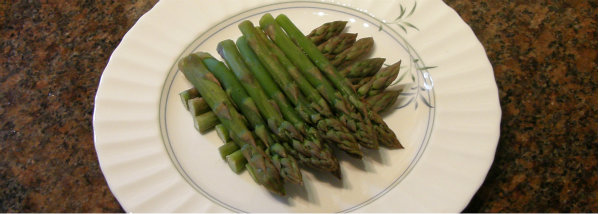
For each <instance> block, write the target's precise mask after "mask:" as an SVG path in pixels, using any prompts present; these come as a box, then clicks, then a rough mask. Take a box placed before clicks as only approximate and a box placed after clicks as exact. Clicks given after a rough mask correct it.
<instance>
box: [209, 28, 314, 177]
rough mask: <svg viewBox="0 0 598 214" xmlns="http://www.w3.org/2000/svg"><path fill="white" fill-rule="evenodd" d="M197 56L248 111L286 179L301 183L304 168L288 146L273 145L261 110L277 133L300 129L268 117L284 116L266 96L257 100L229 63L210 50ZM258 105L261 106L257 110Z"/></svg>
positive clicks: (268, 150) (273, 139)
mask: <svg viewBox="0 0 598 214" xmlns="http://www.w3.org/2000/svg"><path fill="white" fill-rule="evenodd" d="M226 41H230V40H226ZM230 42H232V41H230ZM224 43H225V42H221V43H220V44H219V45H218V52H221V44H224ZM233 47H234V43H233ZM197 56H199V57H200V58H201V59H202V60H203V63H204V64H205V65H206V67H207V68H208V70H210V72H212V73H213V74H214V76H216V78H218V80H220V82H221V83H222V85H224V88H226V89H227V90H228V91H230V95H231V97H232V100H233V102H234V103H236V104H237V106H238V107H239V108H240V110H241V112H243V114H244V115H246V116H245V118H247V120H248V122H249V123H250V124H251V126H253V127H254V133H255V134H256V135H257V136H258V137H259V139H261V140H262V142H264V143H265V145H266V146H267V147H268V148H267V149H266V152H267V154H268V155H269V156H270V157H271V159H272V162H273V163H274V165H275V166H276V167H277V168H278V170H279V171H280V174H281V176H282V177H283V178H284V179H286V180H288V181H291V182H293V183H297V184H300V183H302V182H303V180H302V176H301V171H300V170H299V167H298V165H297V162H296V161H295V159H294V158H293V157H290V156H289V155H287V153H286V151H285V149H284V148H282V147H280V146H279V147H276V148H279V149H270V148H272V147H273V146H274V145H275V144H278V140H277V139H276V138H274V137H273V135H272V134H271V133H270V132H269V131H268V128H266V122H265V121H264V120H263V119H262V116H261V114H260V112H262V114H264V115H265V116H266V117H265V118H266V120H267V121H268V124H269V126H270V130H275V131H277V132H278V133H276V134H277V135H279V136H282V135H288V134H293V133H297V131H296V130H294V127H293V126H292V125H290V124H286V125H285V124H284V121H281V120H276V118H268V117H267V116H271V115H276V114H278V117H279V118H282V117H281V116H280V114H279V113H278V112H276V110H275V109H274V108H273V107H272V106H271V105H270V103H268V102H267V100H256V101H255V102H254V99H253V98H252V97H250V96H249V95H248V94H247V92H246V91H245V89H244V88H243V86H241V82H239V80H237V78H236V77H235V75H234V74H233V72H231V70H229V69H228V68H227V67H226V65H224V63H222V62H220V61H218V60H216V59H215V58H214V57H212V56H211V55H210V54H208V53H198V54H197ZM224 58H225V60H226V62H227V63H229V65H231V69H235V68H236V66H233V65H232V64H231V62H230V60H228V59H227V57H224ZM249 92H251V91H249ZM262 102H266V103H265V105H266V106H267V107H264V104H263V103H262ZM258 107H259V109H261V110H258ZM268 107H269V108H268Z"/></svg>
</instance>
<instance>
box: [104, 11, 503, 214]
mask: <svg viewBox="0 0 598 214" xmlns="http://www.w3.org/2000/svg"><path fill="white" fill-rule="evenodd" d="M164 2H165V1H160V2H158V3H157V4H156V5H155V6H154V7H153V8H152V9H151V10H150V11H148V12H147V13H146V14H144V15H143V16H142V17H141V18H140V19H139V20H138V22H137V23H136V24H135V25H134V26H133V27H132V28H131V29H130V30H129V32H127V34H125V36H124V37H123V40H122V41H121V44H123V43H124V42H126V41H125V40H130V39H131V38H129V37H130V36H129V37H128V35H129V34H130V32H134V31H135V29H136V26H137V25H138V23H140V22H143V21H144V20H145V18H144V17H146V16H151V14H152V13H151V11H153V10H155V9H156V8H158V7H162V6H161V5H164V4H166V3H164ZM284 2H289V1H284ZM299 2H318V1H299ZM278 3H280V2H278ZM435 3H440V4H443V5H444V6H445V7H447V8H448V9H450V10H451V11H452V12H453V13H455V14H456V12H455V11H454V10H453V9H452V8H450V7H448V5H446V4H445V3H444V2H442V1H437V2H435ZM268 4H276V3H272V2H266V3H264V2H260V5H262V6H263V5H268ZM331 4H337V5H342V6H344V7H347V8H350V9H352V10H356V9H355V8H352V7H350V6H346V5H347V4H346V3H345V5H343V4H342V3H339V2H334V3H331ZM348 5H350V3H349V4H348ZM251 9H255V7H253V8H245V10H244V11H247V10H251ZM241 13H242V12H241ZM235 14H237V15H238V14H240V13H235ZM233 16H234V15H233ZM229 17H231V15H227V16H226V17H225V19H228V18H229ZM457 17H458V15H457ZM374 18H375V19H378V18H376V17H374ZM459 18H460V17H459ZM460 21H461V22H463V23H464V21H463V20H462V19H460ZM216 22H217V23H220V22H223V20H217V21H216ZM464 24H465V25H467V24H466V23H464ZM214 26H215V25H214V24H211V25H209V26H208V28H212V27H214ZM467 28H468V29H469V30H470V31H471V28H469V26H467ZM472 33H473V32H472ZM474 35H475V34H474ZM195 38H198V37H197V36H195ZM476 42H477V45H478V46H479V47H481V48H482V50H484V49H483V46H482V45H481V43H480V42H479V40H477V39H476ZM121 44H119V46H118V47H117V48H116V49H115V51H114V53H113V54H112V55H111V57H110V60H109V61H108V65H110V62H111V61H112V60H113V57H115V58H117V57H118V56H117V55H116V53H117V52H119V51H121V50H120V49H119V48H121V47H120V46H121ZM189 44H190V43H189ZM407 44H408V45H409V46H411V44H409V43H407ZM479 47H477V48H479ZM410 48H413V49H414V50H415V48H414V47H410ZM121 49H122V48H121ZM416 53H417V52H416ZM484 58H486V61H487V64H488V65H489V67H490V71H492V66H491V64H490V62H489V60H488V59H487V55H486V54H485V51H484ZM106 73H110V70H109V66H107V67H106V69H105V70H104V73H103V74H102V77H101V79H100V82H99V86H98V92H97V93H96V97H95V100H96V102H95V104H94V113H93V127H94V145H95V147H96V152H97V155H98V161H99V163H100V168H101V169H102V172H103V173H104V175H105V177H106V180H107V184H108V186H109V188H110V189H111V191H113V186H112V185H111V182H110V181H109V180H108V176H106V172H104V167H103V166H102V165H103V164H102V163H103V161H102V158H103V156H102V155H101V154H100V153H101V152H100V150H102V149H101V148H98V145H99V144H101V142H102V140H98V132H97V131H96V127H97V126H100V125H98V124H97V122H98V121H99V118H98V117H97V113H98V112H97V111H98V103H102V102H101V101H102V100H101V98H102V94H101V90H100V89H101V88H102V86H103V85H104V87H106V85H107V83H106V80H105V74H106ZM491 73H492V74H493V72H491ZM164 81H165V80H164ZM492 82H494V88H495V91H496V92H497V93H496V97H497V98H498V88H497V86H496V82H495V80H494V75H492ZM162 87H164V84H162V85H161V86H160V88H162ZM432 93H434V96H437V95H436V90H433V91H432ZM158 99H160V98H158ZM98 101H100V102H98ZM496 104H497V105H498V110H499V111H498V112H495V113H497V114H498V125H497V126H498V129H500V117H501V113H502V112H501V111H500V103H499V102H498V99H497V102H496ZM156 119H157V118H156ZM434 128H435V126H432V129H434ZM498 133H499V132H498ZM430 138H431V137H430ZM429 140H430V139H429ZM497 144H498V136H496V139H495V145H494V150H492V154H491V158H490V162H489V163H488V166H487V169H486V170H485V172H484V173H483V174H484V175H483V178H485V177H486V174H487V172H488V170H489V169H490V166H491V164H492V161H493V159H494V155H495V152H496V150H495V149H496V145H497ZM162 145H164V144H163V143H162ZM427 146H430V145H427ZM483 180H484V179H482V181H483ZM481 185H482V182H480V183H478V184H477V185H476V187H475V189H476V190H477V189H479V187H480V186H481ZM474 193H475V191H474ZM113 194H114V191H113ZM114 196H115V197H116V198H117V200H118V201H119V203H120V204H121V205H122V206H123V208H125V205H124V204H123V203H124V202H123V201H122V200H121V199H122V198H119V197H118V195H117V194H114ZM471 197H473V194H471V196H470V197H469V198H468V199H467V201H469V200H470V199H471ZM466 205H467V203H465V204H464V205H463V207H462V208H461V210H462V209H463V208H464V207H465V206H466ZM127 211H130V210H127ZM459 211H460V210H459Z"/></svg>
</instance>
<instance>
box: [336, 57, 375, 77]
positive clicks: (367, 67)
mask: <svg viewBox="0 0 598 214" xmlns="http://www.w3.org/2000/svg"><path fill="white" fill-rule="evenodd" d="M384 61H385V59H384V58H369V59H364V60H360V61H357V62H355V63H353V64H351V65H349V66H347V67H345V68H343V69H342V70H339V74H340V75H342V76H344V77H347V78H362V77H369V76H373V75H374V74H376V72H378V70H380V68H382V65H383V64H384Z"/></svg>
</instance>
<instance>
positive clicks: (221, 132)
mask: <svg viewBox="0 0 598 214" xmlns="http://www.w3.org/2000/svg"><path fill="white" fill-rule="evenodd" d="M215 129H216V133H218V137H219V138H220V140H222V142H225V143H226V142H229V141H230V140H231V139H230V135H229V134H228V129H226V127H224V125H222V124H218V125H216V127H215Z"/></svg>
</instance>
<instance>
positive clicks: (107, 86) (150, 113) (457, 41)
mask: <svg viewBox="0 0 598 214" xmlns="http://www.w3.org/2000/svg"><path fill="white" fill-rule="evenodd" d="M266 12H269V13H272V14H273V15H275V16H276V15H277V14H280V13H284V14H286V15H287V16H289V17H290V18H291V20H293V21H294V22H295V24H297V25H298V27H299V28H300V29H302V30H304V32H305V33H308V31H310V30H311V29H313V28H315V27H317V26H319V25H321V24H322V23H324V22H329V21H334V20H347V21H349V24H348V30H347V31H348V32H352V33H358V35H359V36H358V38H362V37H369V36H371V37H374V40H375V42H376V46H375V50H374V53H373V54H372V56H373V57H384V58H386V59H387V61H386V62H387V63H388V64H390V63H394V62H396V61H398V60H402V65H403V68H402V70H401V75H400V78H399V79H400V81H398V82H397V83H396V84H395V85H393V86H392V87H397V88H399V87H402V88H403V89H405V91H404V94H402V95H401V97H400V101H399V102H398V103H397V105H396V106H395V109H394V110H392V111H389V112H387V113H386V114H385V115H384V118H385V121H386V122H387V123H388V125H389V126H390V127H391V128H392V129H393V130H394V131H395V133H396V134H397V136H398V138H399V139H400V140H401V142H402V143H403V145H404V146H405V149H402V150H387V149H381V150H379V151H366V157H365V158H364V159H363V160H361V161H358V160H353V159H351V158H349V157H347V156H346V155H344V154H341V153H339V154H338V155H339V159H340V160H341V167H342V173H343V180H342V181H340V180H337V179H335V178H333V177H332V176H330V175H327V174H326V173H317V172H312V171H307V170H304V171H303V172H304V173H303V176H304V185H303V186H297V185H287V186H286V188H287V192H288V195H289V196H287V197H279V196H275V195H272V194H270V193H268V192H267V191H266V190H265V189H264V188H262V187H260V186H258V185H256V184H255V183H254V182H253V181H252V180H251V178H250V177H249V175H248V174H247V173H246V172H244V173H241V174H240V175H237V174H234V173H233V172H231V171H230V170H229V168H228V166H227V165H226V163H225V162H224V161H222V160H221V159H220V158H219V156H218V152H217V147H218V146H219V145H220V144H221V142H220V140H219V139H218V138H217V136H216V134H215V133H213V132H212V133H209V134H206V135H201V134H199V133H198V132H196V131H195V129H194V128H193V125H192V120H191V116H190V115H189V113H188V112H187V111H186V110H185V109H184V107H183V106H182V104H181V102H180V100H179V97H178V93H179V92H181V91H183V90H185V89H188V88H190V87H191V85H190V84H189V83H188V82H187V81H186V80H185V78H184V77H183V75H181V73H180V72H179V71H177V68H176V62H177V61H178V59H180V58H181V57H183V56H185V55H186V54H188V53H191V52H194V51H199V50H201V51H208V52H211V53H213V55H214V56H218V54H217V53H216V52H215V48H216V44H217V43H218V42H219V41H221V40H224V39H236V38H237V37H238V36H240V35H241V34H240V32H239V30H238V29H237V24H238V23H239V22H240V21H242V20H246V19H248V20H251V21H253V22H254V23H255V24H257V23H258V20H259V18H260V17H261V15H262V14H264V13H266ZM95 101H96V102H95V111H94V120H93V125H94V134H95V146H96V151H97V153H98V159H99V162H100V166H101V168H102V171H103V172H104V176H105V177H106V180H107V182H108V185H109V186H110V189H111V190H112V192H113V193H114V195H115V196H116V198H117V199H118V201H119V202H120V203H121V205H122V206H123V207H124V209H125V210H126V211H129V212H144V211H160V212H211V211H224V212H227V211H235V212H348V211H358V212H372V211H373V212H387V211H390V212H419V211H425V212H459V211H461V210H462V209H463V208H464V207H465V206H466V205H467V203H468V202H469V200H470V199H471V197H472V196H473V194H474V193H475V192H476V190H477V189H478V187H479V186H480V185H481V184H482V182H483V180H484V178H485V176H486V173H487V171H488V169H489V167H490V165H491V163H492V160H493V158H494V152H495V149H496V144H497V141H498V136H499V125H500V124H499V123H500V114H501V111H500V105H499V102H498V92H497V87H496V83H495V81H494V75H493V71H492V67H491V65H490V63H489V61H488V59H487V57H486V54H485V51H484V49H483V47H482V46H481V45H480V43H479V41H478V40H477V39H476V37H475V35H474V34H473V32H472V31H471V29H470V28H469V27H468V26H467V25H466V24H465V23H464V22H463V21H462V20H461V19H460V18H459V16H458V15H457V14H456V13H455V12H454V11H453V10H452V9H451V8H449V7H448V6H447V5H445V4H444V3H443V2H442V1H440V0H426V1H417V2H415V1H385V2H379V1H341V2H307V1H300V2H264V1H209V2H208V1H160V2H158V4H156V6H154V8H152V9H151V10H150V11H149V12H148V13H146V14H145V15H144V16H142V17H141V18H140V19H139V21H138V22H137V23H136V24H135V25H134V26H133V28H132V29H131V30H130V31H129V32H128V33H127V34H126V35H125V37H124V38H123V40H122V42H121V43H120V45H119V46H118V48H117V49H116V50H115V51H114V53H113V54H112V56H111V58H110V61H109V63H108V65H107V67H106V69H105V71H104V73H103V75H102V78H101V81H100V86H99V89H98V92H97V95H96V100H95Z"/></svg>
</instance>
